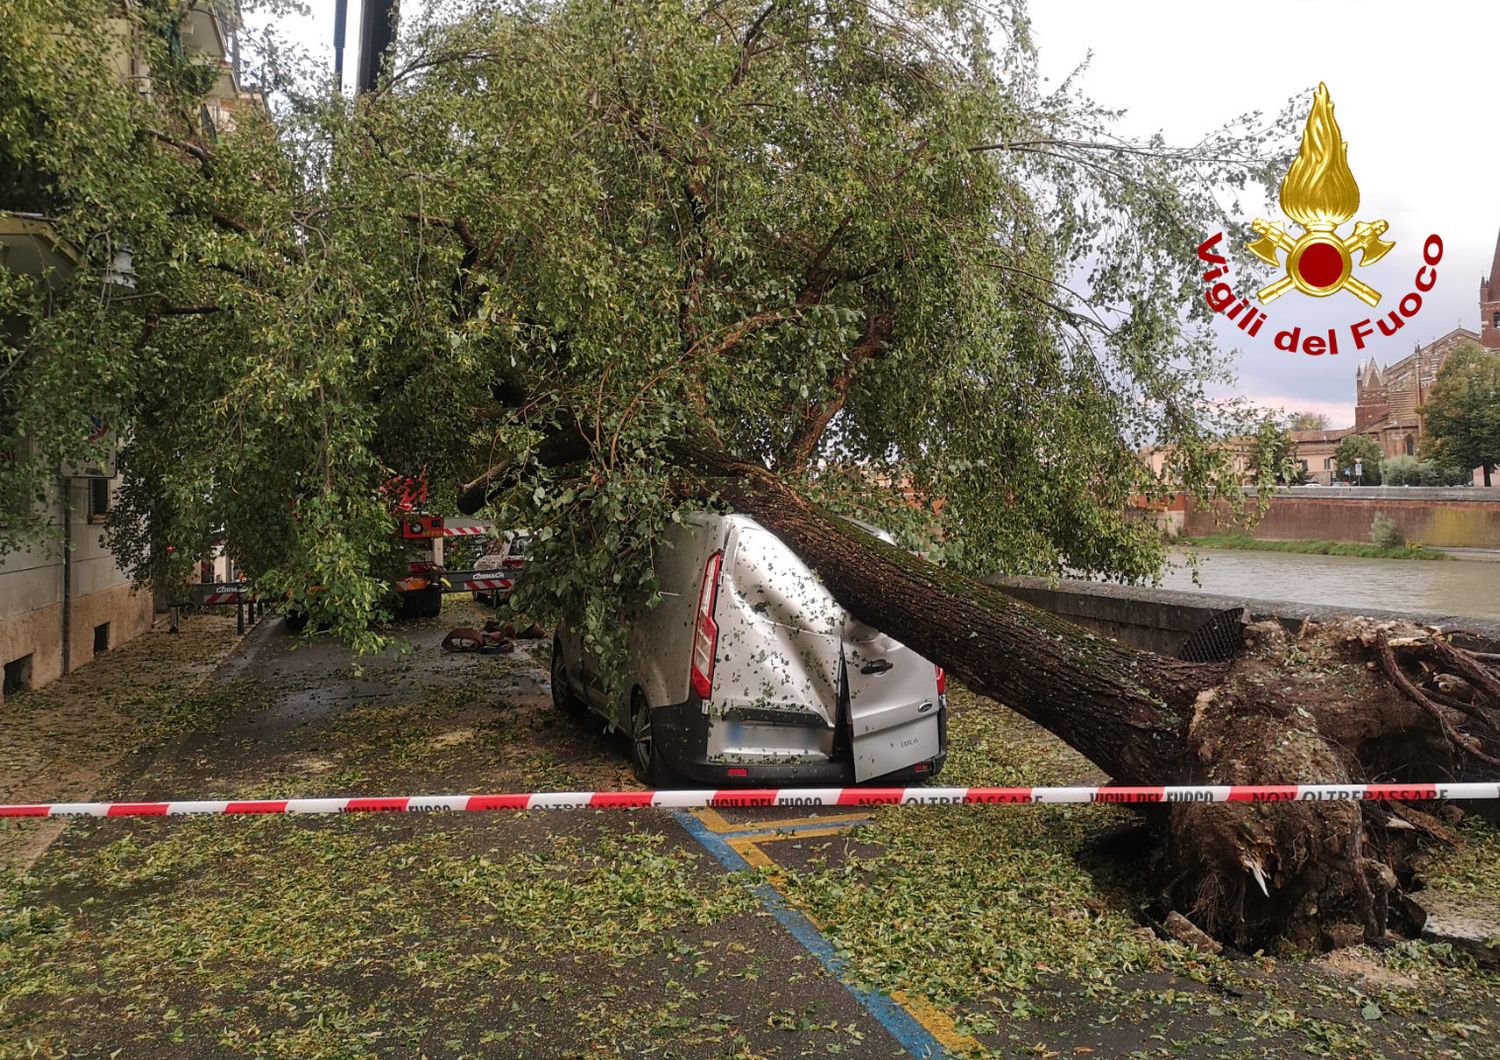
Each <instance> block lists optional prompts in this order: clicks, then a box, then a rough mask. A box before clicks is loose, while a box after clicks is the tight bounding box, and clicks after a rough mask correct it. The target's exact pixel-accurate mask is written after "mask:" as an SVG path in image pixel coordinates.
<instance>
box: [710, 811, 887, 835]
mask: <svg viewBox="0 0 1500 1060" xmlns="http://www.w3.org/2000/svg"><path fill="white" fill-rule="evenodd" d="M688 813H690V814H692V815H693V816H694V817H696V818H698V820H700V821H702V822H703V825H704V827H705V828H707V829H708V830H709V831H710V832H718V833H719V834H720V835H722V834H723V833H725V832H748V831H751V830H752V829H756V828H796V827H797V826H799V825H804V824H829V823H833V822H837V821H838V820H839V819H840V818H844V817H847V818H849V819H850V820H861V821H863V820H865V819H867V818H868V817H869V816H870V811H869V809H868V808H865V809H861V810H860V811H859V812H857V813H847V814H845V813H834V814H824V815H823V816H821V817H792V818H788V819H787V820H785V821H778V820H775V819H772V820H763V821H739V822H735V821H730V820H728V819H726V818H725V816H724V815H723V814H721V813H720V812H719V811H718V810H715V809H713V808H712V807H709V806H701V807H698V808H696V809H692V810H689V811H688Z"/></svg>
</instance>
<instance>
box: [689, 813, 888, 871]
mask: <svg viewBox="0 0 1500 1060" xmlns="http://www.w3.org/2000/svg"><path fill="white" fill-rule="evenodd" d="M688 816H689V817H692V814H688ZM693 820H695V821H697V820H698V818H696V817H693ZM872 820H874V818H873V817H830V818H828V820H826V821H816V822H814V823H812V824H791V825H774V824H763V825H758V826H756V827H755V828H743V829H741V830H739V831H738V832H714V833H713V834H714V835H716V836H719V837H720V838H721V839H743V838H745V837H746V836H761V835H796V834H797V833H799V832H810V831H813V830H815V829H827V828H855V827H857V826H859V825H862V824H869V823H870V822H871V821H872ZM699 823H700V824H701V823H702V822H701V821H700V822H699ZM730 853H731V854H733V853H734V851H732V850H731V851H730ZM735 856H736V857H739V855H738V854H736V855H735ZM742 860H743V859H742Z"/></svg>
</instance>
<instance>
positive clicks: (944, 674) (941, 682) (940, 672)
mask: <svg viewBox="0 0 1500 1060" xmlns="http://www.w3.org/2000/svg"><path fill="white" fill-rule="evenodd" d="M933 669H934V670H936V671H937V686H938V695H940V696H946V695H947V694H948V671H946V670H944V669H943V668H942V667H941V666H934V667H933Z"/></svg>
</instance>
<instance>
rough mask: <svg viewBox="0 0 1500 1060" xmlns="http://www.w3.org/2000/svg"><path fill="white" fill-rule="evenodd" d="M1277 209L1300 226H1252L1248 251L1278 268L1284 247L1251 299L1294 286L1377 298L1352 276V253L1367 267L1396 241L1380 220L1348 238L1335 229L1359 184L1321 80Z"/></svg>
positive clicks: (1351, 207) (1353, 208) (1355, 200)
mask: <svg viewBox="0 0 1500 1060" xmlns="http://www.w3.org/2000/svg"><path fill="white" fill-rule="evenodd" d="M1281 208H1282V210H1283V211H1285V213H1286V215H1287V216H1288V217H1290V218H1291V219H1292V220H1294V221H1296V222H1297V223H1298V224H1299V225H1301V226H1302V228H1303V229H1304V232H1303V234H1302V237H1301V238H1300V239H1293V238H1292V237H1291V236H1290V235H1288V234H1287V232H1286V230H1285V229H1284V228H1282V226H1281V225H1280V224H1279V223H1277V222H1274V221H1265V220H1262V219H1261V218H1259V217H1257V218H1256V219H1255V221H1254V223H1253V224H1251V226H1250V227H1251V228H1253V229H1254V230H1255V234H1256V235H1258V236H1260V237H1261V238H1259V239H1257V240H1256V241H1255V242H1254V243H1251V244H1250V251H1251V253H1253V254H1254V255H1255V256H1256V257H1258V258H1260V259H1261V260H1262V261H1264V262H1266V263H1267V264H1268V265H1278V266H1279V265H1281V264H1282V261H1281V258H1280V255H1279V254H1278V253H1277V252H1278V251H1285V252H1286V262H1285V267H1286V275H1285V276H1282V277H1281V278H1280V279H1278V280H1276V281H1275V282H1273V283H1271V284H1268V285H1267V286H1265V287H1262V288H1261V289H1260V291H1259V292H1258V293H1257V297H1259V298H1260V300H1261V302H1262V303H1267V302H1272V301H1275V300H1276V299H1277V298H1280V297H1281V296H1282V295H1284V294H1285V293H1286V292H1287V291H1289V290H1291V289H1292V288H1293V287H1295V288H1297V290H1299V291H1301V292H1302V293H1303V294H1307V295H1312V296H1313V297H1314V298H1326V297H1328V296H1329V295H1331V294H1333V293H1334V292H1335V291H1342V290H1348V291H1349V292H1350V293H1351V294H1353V295H1354V296H1355V297H1356V298H1358V299H1360V301H1362V302H1365V303H1366V304H1367V305H1372V306H1373V305H1376V304H1378V303H1379V302H1380V292H1379V291H1377V290H1375V289H1374V288H1373V287H1371V286H1370V285H1369V284H1367V283H1365V282H1363V281H1361V280H1359V279H1356V278H1355V276H1354V254H1355V253H1356V252H1358V253H1359V255H1360V258H1359V264H1360V265H1361V266H1365V265H1370V264H1373V263H1374V262H1377V261H1379V260H1380V259H1381V258H1383V257H1385V255H1386V254H1387V253H1389V252H1390V250H1391V249H1392V248H1393V247H1394V246H1395V245H1396V244H1395V243H1392V242H1390V241H1388V240H1384V239H1381V238H1380V237H1381V236H1383V235H1385V233H1386V229H1388V228H1389V227H1390V225H1388V224H1386V223H1385V222H1384V221H1373V222H1368V221H1357V222H1355V225H1354V232H1353V234H1351V235H1349V236H1340V235H1339V234H1338V232H1337V229H1338V226H1339V225H1341V224H1343V223H1344V222H1346V221H1348V220H1349V219H1350V218H1351V217H1353V216H1354V215H1355V213H1357V212H1358V211H1359V185H1358V184H1357V183H1355V180H1354V173H1353V171H1351V170H1350V169H1349V144H1348V143H1347V142H1345V140H1344V137H1343V134H1342V133H1341V132H1339V123H1338V122H1337V121H1336V120H1335V119H1334V116H1333V101H1332V100H1331V99H1329V97H1328V86H1327V85H1324V84H1321V83H1320V84H1319V85H1318V91H1317V92H1316V93H1314V94H1313V105H1312V111H1311V112H1310V113H1309V114H1308V115H1307V125H1306V126H1305V127H1304V128H1303V130H1302V146H1301V147H1300V148H1299V149H1298V151H1297V157H1296V158H1295V159H1294V160H1293V161H1292V165H1291V168H1290V169H1288V170H1287V171H1286V176H1285V177H1283V178H1282V179H1281Z"/></svg>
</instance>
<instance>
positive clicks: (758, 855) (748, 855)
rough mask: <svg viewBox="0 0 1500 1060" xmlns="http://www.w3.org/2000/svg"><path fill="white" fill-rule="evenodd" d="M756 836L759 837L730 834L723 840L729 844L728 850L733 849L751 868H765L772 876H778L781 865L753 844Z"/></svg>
mask: <svg viewBox="0 0 1500 1060" xmlns="http://www.w3.org/2000/svg"><path fill="white" fill-rule="evenodd" d="M758 838H760V837H759V836H746V835H739V836H731V837H729V838H728V839H725V840H724V842H726V843H728V844H729V849H730V850H733V851H734V852H735V853H736V854H738V855H739V856H740V857H742V858H744V859H745V861H746V862H748V863H749V865H750V867H751V868H752V869H766V870H768V871H769V872H770V873H771V875H772V876H773V877H777V876H780V871H779V870H780V868H781V866H780V865H778V864H776V862H774V861H772V860H771V858H770V856H769V855H768V854H767V853H766V852H765V851H764V850H762V849H761V848H760V847H758V846H756V845H755V841H756V839H758Z"/></svg>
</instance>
